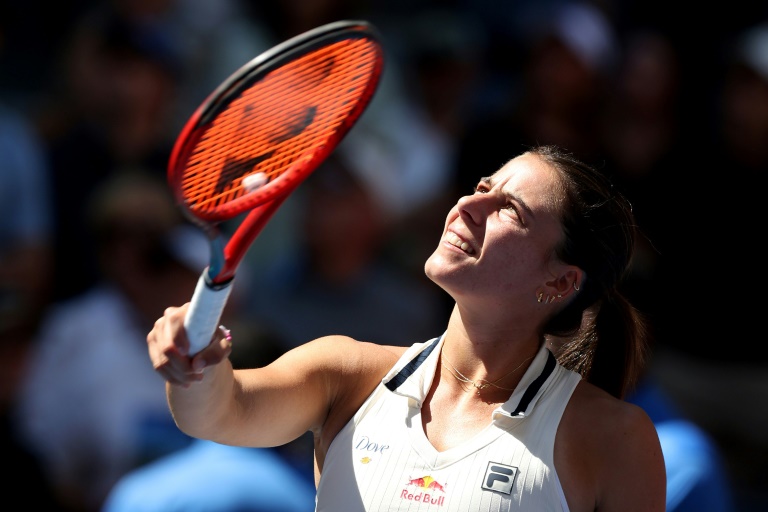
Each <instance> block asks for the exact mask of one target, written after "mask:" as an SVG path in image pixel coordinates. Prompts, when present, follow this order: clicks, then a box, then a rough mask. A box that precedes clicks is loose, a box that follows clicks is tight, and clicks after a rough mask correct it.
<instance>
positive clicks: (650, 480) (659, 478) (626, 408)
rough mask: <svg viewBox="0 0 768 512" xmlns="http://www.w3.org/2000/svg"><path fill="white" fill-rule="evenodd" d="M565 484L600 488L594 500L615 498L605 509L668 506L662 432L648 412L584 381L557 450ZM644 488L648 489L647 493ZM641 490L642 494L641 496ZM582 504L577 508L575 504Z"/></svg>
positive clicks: (569, 410) (570, 407) (562, 427)
mask: <svg viewBox="0 0 768 512" xmlns="http://www.w3.org/2000/svg"><path fill="white" fill-rule="evenodd" d="M555 460H556V465H557V466H558V473H561V476H562V477H563V478H562V480H563V487H564V489H566V495H568V490H567V489H569V488H570V489H571V493H572V494H573V493H576V494H579V493H581V492H582V491H579V490H578V489H582V490H583V489H598V491H596V492H597V493H598V494H596V495H595V496H585V495H584V494H581V495H580V498H581V499H583V500H587V501H589V502H592V500H593V499H594V500H595V502H599V503H603V504H606V503H612V506H606V507H604V508H605V509H606V510H612V509H616V508H615V507H618V509H623V510H632V509H633V508H631V507H630V508H626V507H627V506H628V504H629V503H633V500H634V503H633V505H632V506H636V507H639V508H641V509H645V510H657V508H654V507H658V506H659V500H661V501H660V506H661V508H660V509H658V510H663V506H664V488H665V470H664V459H663V456H662V452H661V445H660V443H659V437H658V434H657V433H656V428H655V426H654V424H653V422H652V421H651V419H650V417H649V416H648V414H647V413H646V412H645V411H644V410H643V409H642V408H640V407H639V406H637V405H634V404H631V403H628V402H626V401H623V400H619V399H617V398H615V397H613V396H611V395H610V394H608V393H606V392H605V391H603V390H601V389H599V388H597V387H596V386H594V385H592V384H590V383H588V382H586V381H582V382H581V383H579V385H578V386H577V388H576V390H575V391H574V393H573V396H572V398H571V400H570V402H569V404H568V406H567V408H566V410H565V413H564V414H563V419H562V422H561V424H560V428H559V429H558V434H557V441H556V451H555ZM643 492H645V494H644V495H643ZM640 495H643V496H642V498H640ZM576 509H578V507H576Z"/></svg>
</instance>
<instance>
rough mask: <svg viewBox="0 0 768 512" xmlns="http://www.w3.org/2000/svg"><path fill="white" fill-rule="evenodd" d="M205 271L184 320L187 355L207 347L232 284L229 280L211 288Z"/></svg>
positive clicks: (217, 324) (198, 282)
mask: <svg viewBox="0 0 768 512" xmlns="http://www.w3.org/2000/svg"><path fill="white" fill-rule="evenodd" d="M206 272H207V269H206V270H205V271H204V272H203V274H202V275H201V276H200V279H198V281H197V287H196V288H195V293H194V294H192V300H191V301H190V303H189V309H188V310H187V316H186V317H185V318H184V328H185V329H186V331H187V338H189V355H190V356H193V355H195V354H197V353H198V352H200V351H201V350H203V349H204V348H205V347H207V346H208V345H209V344H210V342H211V338H212V337H213V333H214V331H216V328H217V327H218V326H219V320H221V314H222V312H223V311H224V306H226V304H227V299H228V298H229V293H230V292H231V291H232V282H233V281H234V279H231V280H229V281H228V282H227V283H225V284H222V285H216V287H215V288H214V287H211V286H210V285H209V284H208V282H207V281H206V279H205V276H206Z"/></svg>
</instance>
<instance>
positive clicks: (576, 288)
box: [573, 281, 581, 291]
mask: <svg viewBox="0 0 768 512" xmlns="http://www.w3.org/2000/svg"><path fill="white" fill-rule="evenodd" d="M573 289H574V290H576V291H579V290H580V289H581V288H579V287H578V286H577V285H576V281H574V282H573Z"/></svg>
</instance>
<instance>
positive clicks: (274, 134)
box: [181, 37, 380, 216]
mask: <svg viewBox="0 0 768 512" xmlns="http://www.w3.org/2000/svg"><path fill="white" fill-rule="evenodd" d="M379 53H380V52H379V48H378V46H377V44H376V42H375V41H372V40H370V39H366V38H359V37H358V38H352V39H347V40H342V41H338V42H335V43H333V44H331V45H328V46H325V47H321V48H317V49H313V50H311V51H310V52H308V53H306V54H304V55H301V56H300V57H298V58H295V59H294V60H293V61H290V62H288V63H286V64H283V65H281V66H279V67H277V68H274V69H272V71H270V72H269V73H267V74H266V75H265V76H264V77H262V78H261V79H259V80H258V81H255V82H254V83H251V84H249V85H245V86H243V87H244V88H243V90H242V91H241V92H240V95H239V96H238V97H236V98H235V99H234V100H232V101H231V102H230V103H229V104H228V105H227V106H226V107H225V108H224V109H223V110H222V111H221V112H220V113H219V114H218V115H217V116H215V118H214V120H213V122H212V123H210V124H209V125H208V126H206V127H205V129H204V132H203V134H202V136H200V137H199V138H198V140H197V141H196V142H195V144H194V146H193V147H192V148H191V150H190V151H188V153H187V154H188V155H189V157H188V161H187V163H186V166H185V172H184V175H183V177H182V181H181V185H182V195H183V197H184V199H185V201H186V203H187V206H188V207H189V208H191V209H193V210H195V211H196V212H197V213H198V214H200V215H203V216H206V214H208V215H222V216H230V215H233V214H234V215H236V214H237V213H240V212H242V211H244V210H245V209H248V208H251V207H253V206H254V204H258V203H259V202H260V201H262V197H263V196H266V195H268V194H269V195H274V193H275V190H274V189H275V188H279V187H281V188H290V187H292V186H293V182H295V181H297V180H301V179H302V178H303V177H304V176H305V175H306V174H308V172H311V169H310V170H305V168H306V167H307V165H304V164H305V163H306V161H307V160H313V159H312V158H311V155H313V154H314V153H316V152H317V151H318V148H321V147H323V146H326V145H327V146H330V147H334V146H335V145H336V143H337V142H338V140H340V139H341V137H343V136H344V134H345V133H346V131H347V130H348V129H349V127H350V126H351V125H352V124H354V122H355V120H356V118H357V116H359V115H360V113H362V110H363V109H364V106H365V104H367V101H368V100H369V99H370V96H372V94H373V90H374V89H375V87H372V84H373V83H375V81H376V80H377V79H378V73H379V67H380V62H379V59H380V55H379ZM296 162H301V163H302V165H294V164H295V163H296ZM256 172H260V173H264V174H265V175H266V177H267V184H266V185H265V186H264V187H262V188H261V189H259V190H256V191H252V192H248V191H247V190H246V189H245V188H244V187H243V186H242V180H243V178H244V177H246V176H248V175H250V174H253V173H256ZM278 177H279V178H280V179H279V180H278V179H277V178H278ZM270 188H272V190H271V191H268V190H267V189H270ZM246 196H247V199H248V201H244V199H245V198H246ZM238 200H240V201H241V203H242V204H240V205H239V206H236V202H237V201H238ZM228 208H229V209H237V212H232V211H227V209H228Z"/></svg>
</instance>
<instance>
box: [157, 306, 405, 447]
mask: <svg viewBox="0 0 768 512" xmlns="http://www.w3.org/2000/svg"><path fill="white" fill-rule="evenodd" d="M186 310H187V306H184V307H181V308H169V309H168V310H167V311H166V314H165V315H164V316H163V317H162V318H161V319H159V320H158V321H157V322H156V323H155V326H154V328H153V329H152V331H151V332H150V333H149V335H148V336H147V342H148V345H149V354H150V358H151V360H152V363H153V365H154V367H155V369H156V370H157V371H158V373H160V374H161V375H163V377H164V378H165V379H166V380H167V381H168V384H167V393H168V402H169V405H170V408H171V411H172V412H173V415H174V419H175V420H176V423H177V425H178V426H179V428H180V429H181V430H182V431H184V432H185V433H187V434H189V435H191V436H193V437H199V438H203V439H210V440H213V441H217V442H220V443H223V444H232V445H244V446H276V445H280V444H284V443H287V442H289V441H291V440H293V439H296V438H297V437H299V436H300V435H302V434H303V433H305V432H306V431H308V430H315V431H319V430H322V429H323V427H324V425H325V424H326V422H327V420H328V418H329V417H331V416H332V417H334V418H336V419H338V417H339V415H342V416H351V414H352V413H353V411H354V410H356V409H357V406H359V404H360V403H362V401H363V400H364V399H365V397H366V396H367V395H368V394H369V393H370V392H371V390H372V389H373V388H374V387H375V386H376V384H377V383H378V382H379V381H380V380H381V378H382V376H383V375H384V373H385V372H386V371H387V370H388V369H389V368H390V367H391V365H392V364H393V363H394V361H395V359H396V354H393V353H392V352H391V351H389V350H387V349H386V348H384V347H380V346H378V345H373V344H369V343H363V342H358V341H355V340H352V339H351V338H347V337H344V336H328V337H324V338H319V339H317V340H314V341H311V342H309V343H307V344H305V345H302V346H300V347H297V348H295V349H293V350H291V351H289V352H287V353H286V354H284V355H283V356H281V357H280V358H278V359H277V360H276V361H274V362H273V363H271V364H270V365H268V366H266V367H264V368H255V369H247V370H233V368H232V365H231V364H230V362H229V359H228V358H227V357H228V355H229V353H230V351H231V348H230V343H229V341H228V340H226V339H225V338H224V337H223V335H222V334H220V333H219V334H218V335H217V337H215V338H214V341H213V343H211V345H210V346H208V347H207V348H206V349H205V350H203V351H202V352H200V353H199V354H197V355H195V357H193V358H191V359H190V358H189V357H187V355H186V349H187V346H188V342H187V340H186V334H185V332H184V328H183V321H184V315H185V314H186ZM335 423H336V422H335Z"/></svg>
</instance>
